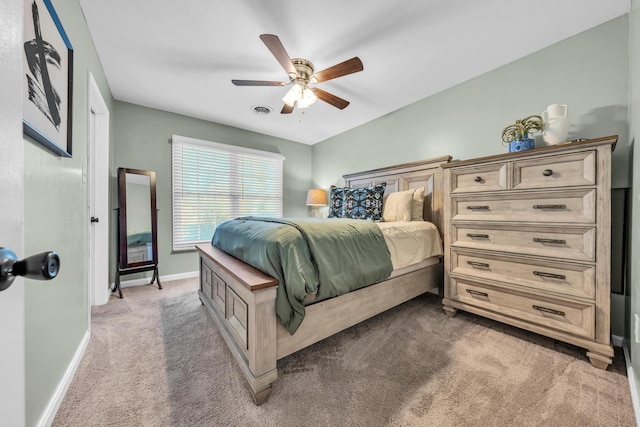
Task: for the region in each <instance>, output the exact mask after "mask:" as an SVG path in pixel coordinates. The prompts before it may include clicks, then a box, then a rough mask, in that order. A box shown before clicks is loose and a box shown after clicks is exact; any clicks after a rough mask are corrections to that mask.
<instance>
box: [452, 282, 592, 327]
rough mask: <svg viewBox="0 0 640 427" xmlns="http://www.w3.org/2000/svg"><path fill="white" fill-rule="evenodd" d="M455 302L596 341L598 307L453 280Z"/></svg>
mask: <svg viewBox="0 0 640 427" xmlns="http://www.w3.org/2000/svg"><path fill="white" fill-rule="evenodd" d="M451 282H452V289H451V290H452V293H453V294H452V299H454V300H458V301H461V302H464V303H466V304H470V305H474V306H477V307H481V308H484V309H488V310H492V311H495V312H498V313H501V314H503V315H507V316H511V317H515V318H518V319H521V320H525V321H527V322H530V323H535V324H538V325H542V326H545V327H548V328H553V329H557V330H559V331H562V332H568V333H570V334H574V335H578V336H581V337H586V338H590V339H593V338H594V336H595V306H594V304H589V303H579V302H569V301H561V300H555V299H551V298H542V297H540V296H536V295H530V294H524V293H523V294H520V293H515V292H514V293H512V292H508V291H505V290H501V289H495V288H492V287H490V286H483V285H479V284H476V283H473V282H471V281H468V282H467V281H462V280H455V279H452V281H451Z"/></svg>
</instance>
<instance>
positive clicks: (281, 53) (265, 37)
mask: <svg viewBox="0 0 640 427" xmlns="http://www.w3.org/2000/svg"><path fill="white" fill-rule="evenodd" d="M260 39H261V40H262V41H263V42H264V44H265V45H266V46H267V48H268V49H269V50H270V51H271V53H272V54H273V56H275V58H276V59H277V60H278V62H279V63H280V65H282V68H284V70H285V71H286V72H287V74H288V75H289V81H288V82H276V81H265V80H231V82H232V83H233V84H234V85H236V86H288V85H293V86H292V87H291V89H289V91H288V92H287V94H286V95H285V96H284V98H282V101H283V102H284V107H282V111H281V113H282V114H289V113H291V112H292V111H293V109H294V108H295V107H296V105H297V106H298V108H306V107H308V106H309V105H311V104H313V103H314V102H315V101H316V99H318V98H319V99H321V100H323V101H324V102H326V103H328V104H331V105H333V106H334V107H336V108H339V109H341V110H342V109H344V108H346V107H347V105H349V101H346V100H344V99H342V98H339V97H337V96H335V95H333V94H331V93H329V92H326V91H324V90H322V89H319V88H317V87H309V84H310V83H313V84H315V83H321V82H326V81H327V80H331V79H335V78H337V77H342V76H346V75H347V74H352V73H357V72H358V71H362V70H363V69H364V66H363V65H362V61H360V58H358V57H357V56H355V57H353V58H351V59H348V60H346V61H344V62H341V63H339V64H336V65H334V66H333V67H329V68H327V69H324V70H322V71H318V72H317V73H314V72H313V64H312V63H311V61H309V60H308V59H304V58H293V59H291V58H289V55H288V54H287V51H286V50H285V48H284V46H283V45H282V43H281V42H280V39H279V38H278V36H275V35H273V34H262V35H260Z"/></svg>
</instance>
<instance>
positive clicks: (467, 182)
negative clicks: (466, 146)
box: [451, 163, 507, 193]
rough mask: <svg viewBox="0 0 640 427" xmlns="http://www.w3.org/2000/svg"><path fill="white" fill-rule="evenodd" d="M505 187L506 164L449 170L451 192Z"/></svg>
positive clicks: (493, 189)
mask: <svg viewBox="0 0 640 427" xmlns="http://www.w3.org/2000/svg"><path fill="white" fill-rule="evenodd" d="M506 189H507V164H506V163H502V164H500V163H497V164H492V165H491V164H489V165H482V166H474V167H473V168H466V169H463V168H460V169H455V170H452V171H451V192H452V193H469V192H478V191H495V190H506Z"/></svg>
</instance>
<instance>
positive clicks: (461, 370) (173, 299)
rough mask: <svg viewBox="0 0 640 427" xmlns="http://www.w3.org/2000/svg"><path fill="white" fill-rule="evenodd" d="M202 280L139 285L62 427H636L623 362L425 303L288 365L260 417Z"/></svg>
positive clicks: (67, 405)
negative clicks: (206, 303)
mask: <svg viewBox="0 0 640 427" xmlns="http://www.w3.org/2000/svg"><path fill="white" fill-rule="evenodd" d="M196 289H197V283H196V281H195V279H194V280H183V281H175V282H167V283H166V284H165V286H164V289H163V290H158V289H157V288H154V287H152V286H143V287H137V288H128V289H125V290H124V295H125V298H124V299H123V300H120V299H118V298H112V299H111V301H110V302H109V303H108V304H107V305H105V306H101V307H95V308H94V309H93V312H92V318H93V323H92V334H93V337H92V339H91V342H90V343H89V346H88V348H87V351H86V353H85V356H84V359H83V360H82V362H81V365H80V367H79V369H78V372H77V374H76V376H75V378H74V380H73V382H72V384H71V386H70V388H69V391H68V392H67V395H66V397H65V399H64V401H63V403H62V405H61V407H60V410H59V411H58V414H57V416H56V418H55V421H54V423H53V425H54V426H145V427H146V426H367V427H369V426H386V425H394V426H538V425H544V426H608V427H610V426H633V425H635V419H634V414H633V408H632V403H631V397H630V393H629V386H628V381H627V377H626V373H625V367H624V358H623V356H622V352H621V351H618V350H620V349H616V351H617V353H616V357H615V360H614V364H613V365H612V366H611V367H610V368H609V370H608V371H601V370H598V369H595V368H593V367H591V365H590V364H589V362H588V359H587V358H586V356H585V354H584V351H583V350H581V349H578V348H576V347H573V346H570V345H567V344H563V343H558V342H555V341H554V340H551V339H548V338H545V337H541V336H538V335H535V334H531V333H528V332H525V331H522V330H519V329H516V328H512V327H509V326H505V325H502V324H500V323H497V322H493V321H490V320H487V319H483V318H480V317H478V316H474V315H472V314H468V313H463V312H459V313H458V315H457V316H456V317H454V318H449V317H447V316H445V315H444V313H443V311H442V309H441V306H440V303H439V299H438V297H437V296H435V295H431V294H428V295H425V296H421V297H418V298H416V299H414V300H412V301H409V302H408V303H406V304H403V305H402V306H400V307H396V308H394V309H392V310H389V311H388V312H386V313H383V314H381V315H379V316H376V317H374V318H373V319H370V320H369V321H366V322H363V323H361V324H360V325H357V326H355V327H353V328H351V329H349V330H347V331H344V332H342V333H340V334H338V335H335V336H333V337H331V338H328V339H326V340H325V341H323V342H320V343H318V344H315V345H313V346H311V347H309V348H307V349H304V350H302V351H300V352H298V353H296V354H293V355H291V356H288V357H286V358H284V359H282V360H280V361H279V362H278V376H279V378H278V380H277V381H276V382H275V383H274V384H273V390H272V392H271V396H270V397H269V400H268V401H267V402H266V403H265V404H263V405H262V406H259V407H256V406H254V404H253V403H252V401H251V397H250V394H249V391H248V388H247V386H246V385H245V381H244V378H243V376H242V374H241V372H240V370H239V369H238V367H237V366H236V364H235V362H234V361H233V359H232V356H231V353H230V352H229V350H228V349H227V347H226V345H225V343H224V341H223V340H222V337H221V336H220V335H219V333H218V331H217V330H216V328H215V325H214V324H213V322H212V320H211V319H210V317H209V314H208V313H207V311H206V309H205V308H204V307H203V306H202V305H201V304H200V301H199V299H198V296H197V293H196Z"/></svg>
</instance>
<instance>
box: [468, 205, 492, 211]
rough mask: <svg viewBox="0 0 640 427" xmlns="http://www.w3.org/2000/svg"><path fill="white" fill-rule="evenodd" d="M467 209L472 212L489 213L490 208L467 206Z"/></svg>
mask: <svg viewBox="0 0 640 427" xmlns="http://www.w3.org/2000/svg"><path fill="white" fill-rule="evenodd" d="M467 209H469V210H471V211H488V210H489V206H467Z"/></svg>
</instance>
